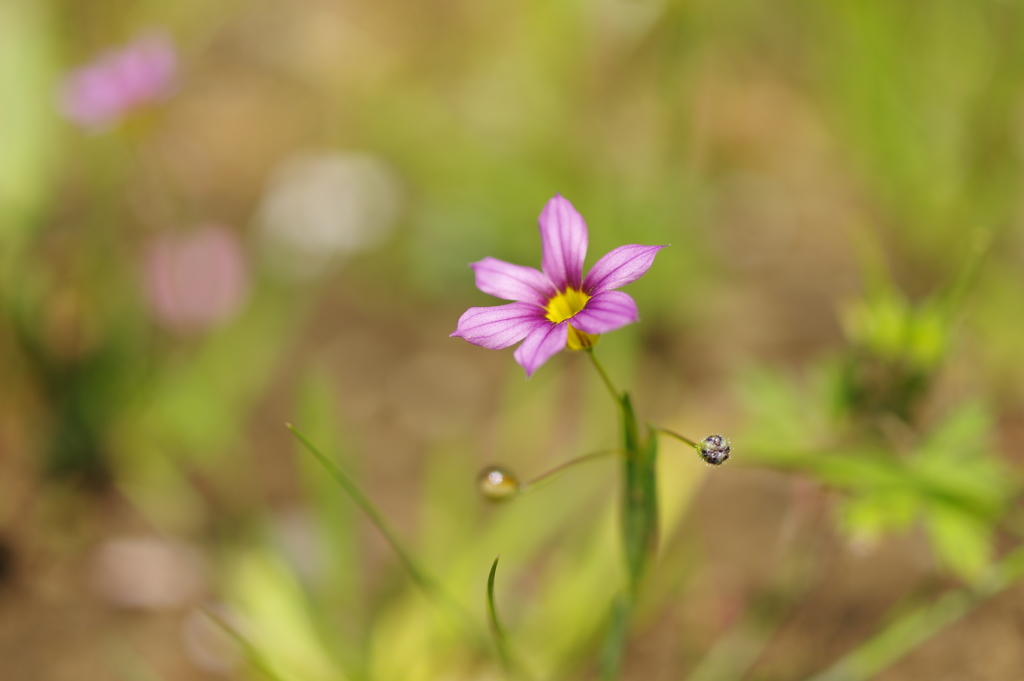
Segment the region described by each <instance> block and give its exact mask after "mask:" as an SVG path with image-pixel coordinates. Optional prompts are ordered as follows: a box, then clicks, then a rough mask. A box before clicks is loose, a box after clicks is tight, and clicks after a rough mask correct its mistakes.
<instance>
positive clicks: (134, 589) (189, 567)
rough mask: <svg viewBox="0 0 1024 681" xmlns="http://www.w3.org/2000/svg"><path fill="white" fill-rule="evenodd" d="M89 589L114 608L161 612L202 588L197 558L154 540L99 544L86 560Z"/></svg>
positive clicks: (191, 597)
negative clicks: (88, 567) (89, 567)
mask: <svg viewBox="0 0 1024 681" xmlns="http://www.w3.org/2000/svg"><path fill="white" fill-rule="evenodd" d="M91 576H92V584H93V587H94V588H95V589H96V591H97V592H98V593H99V595H100V596H101V597H102V598H103V599H104V600H105V601H106V602H107V603H108V604H110V605H112V606H114V607H118V608H134V609H140V610H167V609H173V608H178V607H181V606H183V605H185V604H187V603H188V602H190V601H193V600H195V599H196V598H198V597H199V596H200V595H201V594H202V592H203V590H204V587H205V579H204V570H203V563H202V559H201V556H200V554H199V552H198V551H197V550H196V549H194V548H193V547H191V546H188V545H187V544H182V543H180V542H174V541H168V540H165V539H161V538H157V537H126V538H120V539H111V540H109V541H106V542H104V543H103V544H101V545H100V546H99V548H98V549H97V550H96V553H95V554H94V555H93V560H92V575H91Z"/></svg>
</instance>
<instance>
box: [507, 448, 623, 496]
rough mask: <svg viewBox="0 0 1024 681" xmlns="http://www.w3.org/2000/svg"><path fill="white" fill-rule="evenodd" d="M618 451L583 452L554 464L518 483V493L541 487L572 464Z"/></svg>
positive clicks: (617, 450) (592, 459) (617, 451)
mask: <svg viewBox="0 0 1024 681" xmlns="http://www.w3.org/2000/svg"><path fill="white" fill-rule="evenodd" d="M620 451H621V450H619V449H602V450H601V451H597V452H593V453H591V454H585V455H583V456H580V457H577V458H575V459H572V460H570V461H566V462H565V463H563V464H561V465H558V466H555V467H554V468H552V469H551V470H549V471H547V472H546V473H542V474H540V475H538V476H537V477H535V478H532V479H530V480H527V481H526V482H524V483H522V484H521V485H519V493H520V494H527V493H529V492H533V491H534V490H537V489H539V488H540V487H543V486H544V485H546V484H547V483H549V482H551V481H552V480H554V479H555V478H557V477H558V476H559V475H561V474H562V473H564V472H565V471H566V470H568V469H569V468H572V467H573V466H578V465H579V464H582V463H588V462H590V461H594V460H596V459H603V458H604V457H606V456H608V455H610V454H618V453H619V452H620Z"/></svg>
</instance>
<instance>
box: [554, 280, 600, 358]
mask: <svg viewBox="0 0 1024 681" xmlns="http://www.w3.org/2000/svg"><path fill="white" fill-rule="evenodd" d="M588 300H590V296H588V295H587V294H586V293H584V292H583V291H579V290H577V289H573V288H570V289H566V290H565V291H559V292H558V293H556V294H555V295H554V297H553V298H551V300H549V301H548V304H547V306H546V307H545V308H544V316H545V318H546V319H547V320H548V321H549V322H553V323H555V324H560V323H562V322H564V321H566V320H567V319H572V318H573V317H574V316H576V313H577V312H579V311H580V310H582V309H583V308H584V307H586V305H587V301H588ZM598 338H600V336H597V335H594V334H589V333H584V332H583V331H580V330H579V329H576V328H573V327H572V325H570V326H569V335H568V336H567V337H566V341H565V347H567V348H569V349H570V350H584V349H586V348H592V347H594V345H595V344H596V343H597V339H598Z"/></svg>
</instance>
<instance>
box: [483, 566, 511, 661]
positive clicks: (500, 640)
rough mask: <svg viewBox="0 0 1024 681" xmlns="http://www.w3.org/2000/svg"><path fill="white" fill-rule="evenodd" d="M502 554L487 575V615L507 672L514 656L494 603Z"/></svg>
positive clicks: (499, 654) (499, 655)
mask: <svg viewBox="0 0 1024 681" xmlns="http://www.w3.org/2000/svg"><path fill="white" fill-rule="evenodd" d="M500 558H501V556H498V557H497V558H495V559H494V562H493V563H491V572H490V574H489V575H487V616H488V619H489V621H490V624H491V633H492V634H493V635H494V646H495V648H497V650H498V657H499V658H500V659H501V665H502V667H504V668H505V671H506V672H509V671H511V670H512V658H511V656H510V655H509V652H508V639H507V637H506V635H505V627H503V626H502V625H501V620H500V619H499V618H498V608H497V606H496V605H495V604H494V575H495V573H496V572H497V570H498V560H499V559H500Z"/></svg>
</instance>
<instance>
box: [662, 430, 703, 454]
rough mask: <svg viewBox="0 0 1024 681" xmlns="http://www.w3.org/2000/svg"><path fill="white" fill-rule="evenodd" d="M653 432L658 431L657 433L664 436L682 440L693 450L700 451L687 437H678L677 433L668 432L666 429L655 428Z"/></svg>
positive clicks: (697, 445) (698, 446)
mask: <svg viewBox="0 0 1024 681" xmlns="http://www.w3.org/2000/svg"><path fill="white" fill-rule="evenodd" d="M655 430H656V431H658V432H659V433H665V435H671V436H672V437H674V438H675V439H677V440H682V441H683V442H685V443H686V444H688V445H690V446H691V447H693V448H694V449H700V445H699V444H697V443H696V442H694V441H693V440H691V439H690V438H688V437H686V436H684V435H680V434H679V433H677V432H676V431H674V430H669V429H668V428H655Z"/></svg>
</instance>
